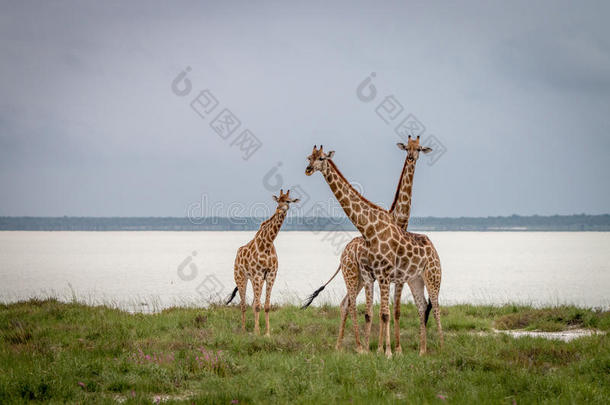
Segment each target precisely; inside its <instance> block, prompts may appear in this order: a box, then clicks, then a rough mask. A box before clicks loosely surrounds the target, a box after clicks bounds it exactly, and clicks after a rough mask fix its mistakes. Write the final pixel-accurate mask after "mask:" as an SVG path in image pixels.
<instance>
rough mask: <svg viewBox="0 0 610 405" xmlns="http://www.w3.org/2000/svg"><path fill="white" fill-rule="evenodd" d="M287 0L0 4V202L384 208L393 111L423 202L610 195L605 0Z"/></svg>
mask: <svg viewBox="0 0 610 405" xmlns="http://www.w3.org/2000/svg"><path fill="white" fill-rule="evenodd" d="M255 3H256V4H255ZM291 3H292V2H285V1H280V2H231V1H227V2H164V1H130V2H118V1H117V2H113V1H110V2H106V1H103V2H102V1H98V2H90V1H88V2H76V1H75V2H66V1H53V2H43V1H38V2H32V1H20V2H12V1H0V54H1V55H2V57H1V58H0V93H1V94H2V98H1V99H0V192H1V199H0V215H2V216H22V215H25V216H63V215H67V216H185V215H191V216H201V215H222V216H244V215H257V214H259V215H265V212H269V211H270V210H272V209H274V208H275V203H274V202H273V200H272V197H271V196H272V194H274V193H275V194H277V192H276V190H277V188H280V187H282V188H284V189H287V188H292V189H293V190H297V191H298V190H300V191H299V193H300V194H301V195H302V196H304V197H305V198H303V201H302V204H303V206H302V207H301V210H302V212H307V209H308V208H309V207H312V206H313V205H314V203H316V202H323V203H326V202H332V201H333V196H332V193H331V192H330V190H329V188H328V186H327V185H326V184H325V181H324V179H323V178H322V176H321V175H320V174H319V173H316V174H314V175H313V176H311V177H306V176H305V174H304V170H305V167H306V165H307V162H306V157H307V156H308V155H309V153H310V152H311V149H312V146H313V145H314V144H317V145H320V144H323V145H324V149H325V150H334V151H335V157H334V159H333V160H334V162H335V163H336V164H337V166H338V167H339V169H340V170H341V171H342V173H343V174H344V176H345V177H346V178H347V179H349V180H350V181H352V182H354V184H356V185H357V187H358V188H359V190H361V191H362V193H363V194H364V196H365V197H366V198H368V199H369V200H371V201H373V202H375V203H377V204H379V205H381V206H383V207H385V208H387V207H388V206H389V205H390V204H391V202H392V199H393V197H394V192H395V189H396V184H397V182H398V178H399V175H400V171H401V169H402V166H403V162H404V158H405V155H404V152H403V151H401V150H399V149H398V148H397V147H396V143H397V142H401V141H403V138H404V134H406V133H407V132H405V131H404V125H402V123H403V120H406V121H404V122H405V123H407V124H409V128H410V129H409V130H408V131H412V133H414V134H415V133H417V134H420V135H421V137H422V141H423V142H425V143H427V144H429V145H430V146H432V147H433V149H434V151H433V153H431V154H430V155H425V156H422V157H420V159H419V161H418V163H417V168H416V171H415V180H414V183H415V184H414V189H413V205H412V215H414V216H453V217H457V216H496V215H512V214H518V215H533V214H538V215H553V214H574V213H587V214H602V213H608V212H609V210H608V207H610V187H609V181H608V174H609V173H610V158H609V157H608V154H609V152H610V25H608V23H607V17H608V15H610V3H608V2H604V1H599V2H597V1H587V2H579V3H575V2H568V1H537V2H528V1H517V2H509V3H507V2H503V1H497V2H494V1H486V2H459V3H454V2H434V4H430V2H410V1H409V2H405V1H401V2H383V3H380V2H353V1H350V2H332V3H331V2H303V4H291ZM295 3H296V2H295ZM181 75H182V76H181ZM226 114H232V117H233V119H234V121H233V122H237V121H235V120H238V121H239V126H230V127H229V128H228V129H227V127H223V126H222V121H223V119H225V118H226ZM386 121H387V122H386ZM413 123H415V124H417V125H411V124H413ZM401 125H402V126H401ZM396 128H403V130H402V132H401V131H399V132H401V133H402V134H403V136H401V135H399V134H398V133H397V132H396ZM217 131H218V132H217ZM231 131H233V132H231ZM293 193H296V192H295V191H293ZM333 209H334V208H333ZM294 212H298V211H294ZM331 214H333V215H334V212H333V213H331Z"/></svg>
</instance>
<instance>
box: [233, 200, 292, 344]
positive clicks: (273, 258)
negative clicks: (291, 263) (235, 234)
mask: <svg viewBox="0 0 610 405" xmlns="http://www.w3.org/2000/svg"><path fill="white" fill-rule="evenodd" d="M273 199H274V200H275V201H276V202H277V208H276V210H275V213H274V214H273V215H272V216H271V218H269V219H268V220H266V221H264V222H263V223H262V224H261V226H260V228H259V230H258V232H256V235H254V239H252V240H251V241H250V242H248V243H247V244H246V245H244V246H242V247H240V248H239V249H237V256H236V257H235V267H234V278H235V284H237V287H235V289H234V290H233V293H232V294H231V297H230V298H229V300H228V301H227V304H229V303H230V302H231V301H233V298H235V294H237V291H239V298H240V299H241V302H240V306H241V329H242V331H245V330H246V288H247V287H248V280H250V282H251V283H252V288H253V289H254V300H253V301H252V310H253V311H254V333H256V334H257V335H258V334H259V333H260V329H259V313H260V310H261V293H262V291H263V284H264V283H265V282H267V288H266V289H265V324H266V333H265V335H266V336H269V335H270V332H269V310H270V300H271V289H272V288H273V283H274V282H275V276H276V275H277V254H276V253H275V246H274V245H273V241H274V240H275V237H276V236H277V234H278V232H279V231H280V228H281V227H282V223H283V222H284V219H285V218H286V213H287V212H288V209H289V208H290V204H292V203H296V202H299V199H298V198H290V190H288V191H287V192H286V194H284V190H280V196H279V197H276V196H273Z"/></svg>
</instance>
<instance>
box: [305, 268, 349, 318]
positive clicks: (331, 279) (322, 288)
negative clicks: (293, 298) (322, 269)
mask: <svg viewBox="0 0 610 405" xmlns="http://www.w3.org/2000/svg"><path fill="white" fill-rule="evenodd" d="M339 270H341V265H339V267H338V268H337V271H335V274H333V276H332V277H331V278H330V280H328V281H327V282H326V284H324V285H323V286H322V287H320V288H318V289H317V290H316V291H314V292H313V293H312V294H311V295H310V296H309V297H307V299H306V300H305V302H304V303H303V305H302V306H301V309H306V308H307V307H308V306H310V305H311V303H312V302H313V300H315V299H316V297H317V296H318V295H319V294H320V293H321V292H322V290H324V288H325V287H326V286H327V285H328V283H330V282H331V281H333V278H335V276H336V275H337V273H339Z"/></svg>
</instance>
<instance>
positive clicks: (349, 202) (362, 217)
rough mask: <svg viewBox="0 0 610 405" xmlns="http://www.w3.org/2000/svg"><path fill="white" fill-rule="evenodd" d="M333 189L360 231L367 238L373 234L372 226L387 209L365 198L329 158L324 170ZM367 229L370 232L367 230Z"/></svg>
mask: <svg viewBox="0 0 610 405" xmlns="http://www.w3.org/2000/svg"><path fill="white" fill-rule="evenodd" d="M322 174H323V176H324V179H325V180H326V182H327V183H328V185H329V187H330V189H331V191H332V192H333V194H334V195H335V197H336V198H337V201H339V204H341V208H343V211H344V212H345V215H347V217H348V218H349V220H350V221H351V222H352V223H353V224H354V226H355V227H356V228H357V229H358V230H359V231H360V233H361V234H362V236H363V237H364V239H365V240H368V239H370V237H371V236H372V233H371V229H370V228H371V226H372V225H373V222H375V220H376V219H378V218H379V216H380V215H381V214H383V213H385V212H386V211H384V209H383V208H381V207H379V206H377V205H375V204H373V203H372V202H370V201H369V200H367V199H366V198H364V197H363V196H362V195H360V193H358V191H356V189H355V188H354V187H353V186H352V185H351V184H350V183H349V182H348V181H347V179H346V178H345V177H343V174H341V172H340V171H339V169H338V168H337V166H336V165H335V163H334V162H333V161H332V160H330V159H329V160H328V164H327V165H326V169H325V170H323V172H322ZM367 230H368V231H369V232H367Z"/></svg>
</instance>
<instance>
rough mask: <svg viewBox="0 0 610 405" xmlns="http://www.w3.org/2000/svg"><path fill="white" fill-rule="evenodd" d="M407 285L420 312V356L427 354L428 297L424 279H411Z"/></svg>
mask: <svg viewBox="0 0 610 405" xmlns="http://www.w3.org/2000/svg"><path fill="white" fill-rule="evenodd" d="M407 284H409V288H410V289H411V294H413V300H414V301H415V305H416V306H417V311H418V312H419V354H420V356H421V355H423V354H425V353H426V307H427V305H426V296H425V294H424V279H423V278H422V277H416V278H412V279H410V280H409V281H408V282H407Z"/></svg>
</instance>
